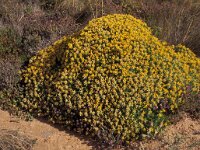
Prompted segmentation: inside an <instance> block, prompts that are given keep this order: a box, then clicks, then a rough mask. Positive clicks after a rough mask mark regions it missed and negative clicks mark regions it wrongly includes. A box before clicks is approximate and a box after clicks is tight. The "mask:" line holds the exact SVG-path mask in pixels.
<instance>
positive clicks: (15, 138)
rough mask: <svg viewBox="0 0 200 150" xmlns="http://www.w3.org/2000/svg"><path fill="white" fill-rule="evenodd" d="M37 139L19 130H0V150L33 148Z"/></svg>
mask: <svg viewBox="0 0 200 150" xmlns="http://www.w3.org/2000/svg"><path fill="white" fill-rule="evenodd" d="M34 143H35V140H32V139H30V138H29V137H27V136H23V135H21V134H19V133H18V132H17V131H12V130H3V129H1V130H0V150H31V149H32V147H33V144H34Z"/></svg>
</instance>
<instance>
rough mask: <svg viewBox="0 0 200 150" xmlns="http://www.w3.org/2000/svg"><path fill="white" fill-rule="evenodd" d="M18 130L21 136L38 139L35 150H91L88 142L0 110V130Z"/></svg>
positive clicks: (46, 125)
mask: <svg viewBox="0 0 200 150" xmlns="http://www.w3.org/2000/svg"><path fill="white" fill-rule="evenodd" d="M1 129H8V130H16V131H18V132H19V133H21V134H25V135H27V136H30V138H33V139H37V141H36V144H35V145H34V150H90V149H92V146H89V144H88V142H87V141H84V139H82V138H81V137H76V136H75V135H72V134H70V133H66V132H65V131H60V130H59V129H57V128H55V127H53V126H51V125H49V124H46V123H43V122H40V121H38V120H36V119H34V120H33V121H31V122H27V121H23V120H20V119H18V118H16V117H12V116H10V115H9V113H8V112H5V111H1V110H0V130H1Z"/></svg>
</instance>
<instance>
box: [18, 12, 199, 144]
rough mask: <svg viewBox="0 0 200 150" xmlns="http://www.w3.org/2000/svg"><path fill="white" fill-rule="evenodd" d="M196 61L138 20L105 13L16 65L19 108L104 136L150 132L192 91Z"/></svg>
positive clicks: (124, 137) (108, 138) (126, 138)
mask: <svg viewBox="0 0 200 150" xmlns="http://www.w3.org/2000/svg"><path fill="white" fill-rule="evenodd" d="M199 65H200V60H199V59H198V58H196V56H195V54H193V53H192V52H191V50H190V49H188V48H186V47H184V46H181V45H178V46H169V45H167V43H166V42H161V41H159V40H158V39H157V38H156V37H154V36H153V35H152V33H151V29H150V28H149V27H148V26H147V25H146V24H145V23H144V22H142V21H141V20H138V19H135V18H134V17H132V16H130V15H119V14H116V15H108V16H104V17H101V18H98V19H94V20H92V21H91V22H90V23H89V24H88V25H87V26H86V27H85V28H84V29H83V30H82V31H81V32H80V33H77V34H74V35H73V36H71V37H65V36H64V37H63V38H61V39H60V40H58V41H56V42H55V43H54V44H53V45H52V46H49V47H47V48H45V49H43V50H40V51H39V52H38V53H37V55H36V56H34V57H32V58H31V59H30V61H29V64H28V66H27V67H26V68H25V69H23V70H22V71H21V85H22V89H23V90H22V93H21V98H22V100H21V101H19V104H20V106H21V107H22V108H24V109H26V110H28V111H30V112H31V113H34V114H36V115H41V116H47V117H48V118H49V120H51V121H52V122H54V123H61V124H65V125H67V126H68V127H70V128H72V129H75V130H76V131H78V132H83V133H86V134H90V135H93V136H98V137H99V138H100V139H103V140H104V141H106V142H108V143H109V142H110V141H112V140H115V141H116V142H117V141H122V142H128V141H131V140H134V139H140V138H145V137H151V136H153V135H155V134H156V133H158V132H159V130H160V129H161V128H163V127H164V126H166V125H167V124H168V120H167V114H168V113H169V112H174V111H175V110H176V109H177V108H178V107H179V106H180V105H181V104H182V102H183V99H182V95H183V94H184V93H185V92H186V90H185V87H186V86H191V87H192V91H193V92H194V93H197V92H199V85H200V80H199V79H200V68H199Z"/></svg>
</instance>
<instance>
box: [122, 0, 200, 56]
mask: <svg viewBox="0 0 200 150" xmlns="http://www.w3.org/2000/svg"><path fill="white" fill-rule="evenodd" d="M125 6H126V7H125V9H124V11H125V12H126V13H131V14H133V15H136V16H137V17H138V18H141V19H143V20H144V21H146V22H147V23H148V25H149V26H150V27H151V28H152V29H153V30H154V34H155V35H156V36H157V37H158V38H159V39H162V40H165V41H167V42H169V43H171V44H175V45H177V44H179V43H181V44H184V45H186V46H187V47H189V48H191V49H192V50H193V51H194V52H195V53H196V54H197V55H198V56H200V42H199V40H198V39H200V30H199V29H200V24H199V22H200V1H199V0H164V1H163V0H133V1H130V0H126V5H125Z"/></svg>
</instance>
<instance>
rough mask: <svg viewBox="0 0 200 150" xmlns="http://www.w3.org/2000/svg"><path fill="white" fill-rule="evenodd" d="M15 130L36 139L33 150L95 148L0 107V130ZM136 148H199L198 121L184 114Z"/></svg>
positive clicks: (166, 149) (84, 149)
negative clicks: (21, 118) (12, 114)
mask: <svg viewBox="0 0 200 150" xmlns="http://www.w3.org/2000/svg"><path fill="white" fill-rule="evenodd" d="M1 129H7V130H14V131H18V132H19V133H20V134H23V135H26V136H29V137H30V138H31V139H36V144H35V145H34V146H33V150H90V149H95V146H94V144H92V145H91V141H90V142H88V141H87V140H86V138H83V137H81V136H79V135H76V134H74V133H70V132H66V131H64V129H63V130H61V129H58V128H56V127H54V126H51V125H50V124H48V123H44V122H41V121H38V120H36V119H33V121H31V122H26V121H23V120H20V119H18V118H16V117H13V116H10V115H9V113H8V112H5V111H1V110H0V130H1ZM136 149H138V150H200V120H193V119H191V118H190V117H189V116H187V115H186V114H183V115H182V117H181V119H180V120H179V121H178V122H177V123H176V124H173V125H170V126H168V127H167V128H166V129H165V130H164V131H163V132H162V133H161V134H160V135H159V136H158V137H157V138H156V139H155V140H148V141H143V142H140V143H138V146H137V148H136Z"/></svg>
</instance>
